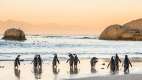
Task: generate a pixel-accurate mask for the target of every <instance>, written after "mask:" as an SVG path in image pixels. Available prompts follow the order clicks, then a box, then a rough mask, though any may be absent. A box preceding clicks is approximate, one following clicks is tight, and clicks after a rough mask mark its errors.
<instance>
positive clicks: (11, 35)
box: [2, 28, 26, 41]
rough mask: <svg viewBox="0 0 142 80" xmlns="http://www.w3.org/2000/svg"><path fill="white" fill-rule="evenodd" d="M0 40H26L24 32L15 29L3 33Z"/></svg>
mask: <svg viewBox="0 0 142 80" xmlns="http://www.w3.org/2000/svg"><path fill="white" fill-rule="evenodd" d="M2 39H5V40H19V41H22V40H26V37H25V33H24V31H22V30H20V29H16V28H11V29H8V30H6V31H5V33H4V36H3V38H2Z"/></svg>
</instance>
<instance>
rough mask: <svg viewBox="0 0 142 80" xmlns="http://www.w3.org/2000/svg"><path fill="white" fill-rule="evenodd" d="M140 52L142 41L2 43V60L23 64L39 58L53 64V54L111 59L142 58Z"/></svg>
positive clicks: (35, 38) (29, 39)
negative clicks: (22, 61) (24, 61)
mask: <svg viewBox="0 0 142 80" xmlns="http://www.w3.org/2000/svg"><path fill="white" fill-rule="evenodd" d="M1 37H2V36H1ZM141 48H142V41H113V40H111V41H109V40H99V39H98V37H96V36H53V35H52V36H27V40H26V41H22V42H19V41H9V40H2V39H0V60H14V59H15V57H16V56H17V55H18V54H20V55H21V58H22V59H24V60H32V59H33V57H34V55H36V54H40V55H41V57H42V58H43V60H46V61H51V60H52V58H53V56H54V54H57V55H58V57H59V58H60V59H62V60H66V59H67V58H68V54H69V53H73V54H77V55H78V57H79V58H82V59H86V58H87V59H88V58H91V57H93V56H95V57H98V58H110V57H111V56H113V55H115V54H116V53H118V54H119V56H120V57H124V55H125V54H128V55H129V57H135V58H141V57H142V49H141Z"/></svg>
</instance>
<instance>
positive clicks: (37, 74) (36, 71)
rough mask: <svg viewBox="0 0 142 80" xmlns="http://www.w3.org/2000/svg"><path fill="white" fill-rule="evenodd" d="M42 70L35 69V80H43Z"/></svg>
mask: <svg viewBox="0 0 142 80" xmlns="http://www.w3.org/2000/svg"><path fill="white" fill-rule="evenodd" d="M41 74H42V68H34V75H35V79H41Z"/></svg>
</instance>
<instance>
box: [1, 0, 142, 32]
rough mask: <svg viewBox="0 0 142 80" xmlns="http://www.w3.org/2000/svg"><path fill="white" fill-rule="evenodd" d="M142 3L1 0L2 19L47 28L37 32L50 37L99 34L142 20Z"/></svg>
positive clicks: (130, 0)
mask: <svg viewBox="0 0 142 80" xmlns="http://www.w3.org/2000/svg"><path fill="white" fill-rule="evenodd" d="M141 3H142V0H0V20H2V21H6V20H8V19H12V20H16V21H24V22H28V23H31V24H34V25H40V26H45V27H44V29H43V28H39V29H40V30H37V31H36V32H37V33H42V32H43V33H44V31H45V30H47V32H48V33H49V34H73V35H74V34H75V35H76V34H83V35H98V34H100V33H101V32H102V31H103V30H104V29H105V28H106V27H107V26H109V25H112V24H124V23H126V22H128V21H131V20H135V19H138V18H142V15H141V14H142V10H141V9H142V5H141ZM49 24H50V25H49ZM51 24H53V25H54V26H53V28H52V25H51ZM55 25H56V26H55ZM40 26H39V27H40ZM31 27H33V28H34V26H31ZM26 30H28V28H26V29H25V31H26ZM29 32H32V30H31V31H29Z"/></svg>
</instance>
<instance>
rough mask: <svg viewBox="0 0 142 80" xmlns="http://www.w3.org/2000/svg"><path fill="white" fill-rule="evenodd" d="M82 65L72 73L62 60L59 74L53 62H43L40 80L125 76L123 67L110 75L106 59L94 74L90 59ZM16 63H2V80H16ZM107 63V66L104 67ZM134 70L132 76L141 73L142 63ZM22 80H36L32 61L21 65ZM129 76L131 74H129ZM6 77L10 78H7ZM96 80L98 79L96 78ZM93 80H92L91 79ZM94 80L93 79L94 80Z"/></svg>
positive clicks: (136, 63) (100, 61)
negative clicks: (53, 67)
mask: <svg viewBox="0 0 142 80" xmlns="http://www.w3.org/2000/svg"><path fill="white" fill-rule="evenodd" d="M80 61H81V63H80V64H78V70H77V72H76V73H72V72H71V70H70V69H69V64H67V63H66V62H65V60H63V61H62V60H61V61H60V64H59V65H58V69H57V73H56V72H55V73H54V71H53V70H52V62H51V61H49V62H48V61H47V62H46V61H45V62H43V69H42V74H41V79H39V80H47V79H48V80H64V79H65V80H68V79H69V80H70V79H75V80H76V78H77V80H82V79H83V80H85V79H86V78H87V79H88V78H90V77H109V76H112V77H113V76H123V75H124V73H123V67H121V69H120V71H119V73H117V74H115V75H113V74H111V73H110V71H109V68H108V69H107V67H106V66H107V65H108V62H107V60H105V59H99V62H98V63H97V64H96V72H92V71H91V68H90V59H81V60H80ZM13 63H14V62H13V61H0V80H10V79H12V80H13V79H15V78H16V76H15V74H14V64H13ZM103 63H105V65H102V64H103ZM132 64H133V66H134V67H132V68H130V75H131V74H132V75H133V74H139V73H141V72H142V71H141V65H142V62H135V63H133V62H132ZM20 72H21V73H20V80H35V75H34V71H33V64H31V62H30V61H25V62H21V65H20ZM128 75H129V74H128ZM6 76H9V78H7V77H6ZM95 79H96V78H95ZM90 80H91V79H90ZM92 80H93V79H92Z"/></svg>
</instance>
